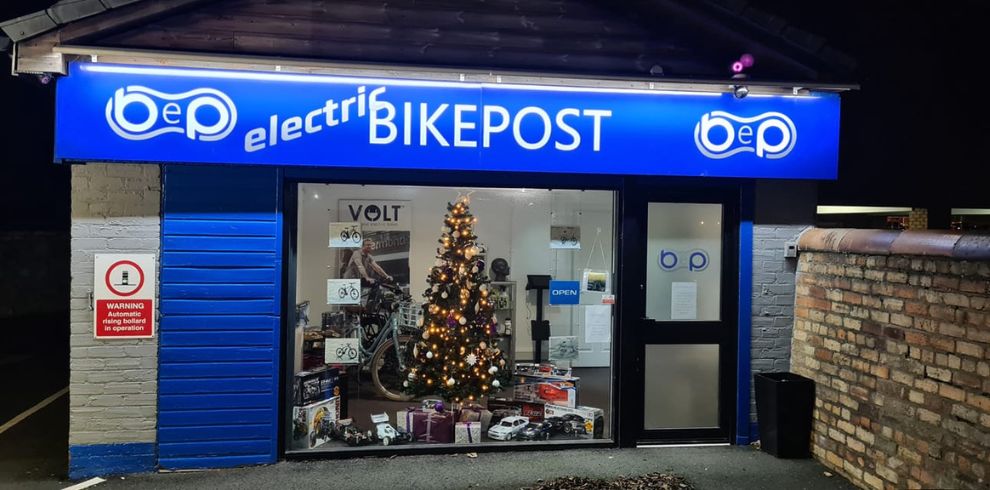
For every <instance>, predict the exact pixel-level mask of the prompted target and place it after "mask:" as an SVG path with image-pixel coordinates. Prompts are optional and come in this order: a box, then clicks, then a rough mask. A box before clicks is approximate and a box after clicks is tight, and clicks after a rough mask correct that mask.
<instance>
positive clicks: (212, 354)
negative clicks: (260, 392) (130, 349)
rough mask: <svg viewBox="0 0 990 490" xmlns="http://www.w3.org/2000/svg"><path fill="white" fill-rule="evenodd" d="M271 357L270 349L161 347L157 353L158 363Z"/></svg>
mask: <svg viewBox="0 0 990 490" xmlns="http://www.w3.org/2000/svg"><path fill="white" fill-rule="evenodd" d="M273 357H275V355H274V351H273V349H272V348H271V347H161V348H160V349H159V353H158V358H159V363H164V362H170V363H171V362H204V361H223V362H244V361H270V360H272V358H273Z"/></svg>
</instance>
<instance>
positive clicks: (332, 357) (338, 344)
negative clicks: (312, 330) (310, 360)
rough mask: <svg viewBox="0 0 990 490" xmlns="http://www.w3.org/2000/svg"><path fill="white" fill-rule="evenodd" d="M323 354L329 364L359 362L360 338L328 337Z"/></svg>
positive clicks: (324, 342) (324, 343)
mask: <svg viewBox="0 0 990 490" xmlns="http://www.w3.org/2000/svg"><path fill="white" fill-rule="evenodd" d="M323 355H324V358H325V362H326V363H327V364H357V363H358V362H359V361H360V356H359V355H358V339H355V338H345V339H326V340H324V341H323Z"/></svg>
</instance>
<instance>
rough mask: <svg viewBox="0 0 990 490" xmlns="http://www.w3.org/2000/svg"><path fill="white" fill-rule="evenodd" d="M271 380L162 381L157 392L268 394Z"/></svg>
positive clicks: (166, 393)
mask: <svg viewBox="0 0 990 490" xmlns="http://www.w3.org/2000/svg"><path fill="white" fill-rule="evenodd" d="M272 388H274V385H273V382H272V378H271V376H269V377H262V378H216V379H162V380H159V382H158V392H159V393H161V394H163V395H189V394H195V393H270V392H271V391H272Z"/></svg>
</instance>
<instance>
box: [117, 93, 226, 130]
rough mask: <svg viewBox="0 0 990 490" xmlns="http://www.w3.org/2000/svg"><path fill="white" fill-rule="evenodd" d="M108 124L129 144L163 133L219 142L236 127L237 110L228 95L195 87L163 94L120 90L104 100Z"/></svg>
mask: <svg viewBox="0 0 990 490" xmlns="http://www.w3.org/2000/svg"><path fill="white" fill-rule="evenodd" d="M106 116H107V124H109V125H110V129H112V130H113V132H114V133H117V135H118V136H120V137H121V138H124V139H128V140H132V141H141V140H147V139H151V138H154V137H156V136H159V135H162V134H165V133H180V134H185V135H186V137H187V138H189V139H191V140H198V141H217V140H222V139H224V138H226V137H227V135H229V134H230V132H231V131H233V130H234V125H235V124H237V109H236V108H235V107H234V102H233V101H232V100H230V97H227V94H224V93H223V92H220V91H219V90H215V89H212V88H198V89H194V90H190V91H188V92H182V93H180V94H166V93H164V92H159V91H157V90H153V89H150V88H148V87H142V86H140V85H130V86H127V87H126V88H119V89H117V91H116V92H114V94H113V97H111V98H110V99H109V100H107V108H106Z"/></svg>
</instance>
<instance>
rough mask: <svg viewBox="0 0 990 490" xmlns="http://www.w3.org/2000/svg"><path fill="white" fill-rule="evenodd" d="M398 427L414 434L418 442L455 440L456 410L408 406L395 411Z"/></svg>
mask: <svg viewBox="0 0 990 490" xmlns="http://www.w3.org/2000/svg"><path fill="white" fill-rule="evenodd" d="M395 425H396V427H397V428H399V429H402V430H405V431H407V432H409V433H411V434H412V436H413V440H414V441H418V442H435V443H451V442H454V412H449V411H446V412H437V411H436V410H433V409H427V410H423V409H421V408H408V409H405V410H399V411H397V412H396V413H395Z"/></svg>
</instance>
